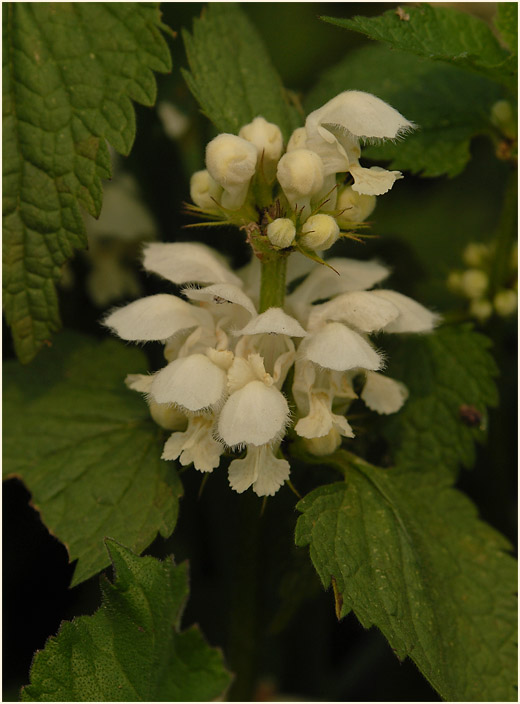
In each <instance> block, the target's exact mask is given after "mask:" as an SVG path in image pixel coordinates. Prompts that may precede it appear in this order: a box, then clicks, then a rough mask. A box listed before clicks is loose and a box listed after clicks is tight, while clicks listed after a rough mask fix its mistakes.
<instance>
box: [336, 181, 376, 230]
mask: <svg viewBox="0 0 520 704" xmlns="http://www.w3.org/2000/svg"><path fill="white" fill-rule="evenodd" d="M375 207H376V196H367V195H364V194H362V193H356V191H353V190H352V186H347V187H346V188H344V189H343V190H342V191H340V193H339V195H338V201H337V203H336V208H337V210H339V211H340V214H339V215H338V217H337V220H338V222H339V224H340V225H344V226H345V227H348V226H349V225H351V224H352V223H355V222H363V221H364V220H366V219H367V218H368V216H369V215H371V213H372V212H373V210H374V208H375Z"/></svg>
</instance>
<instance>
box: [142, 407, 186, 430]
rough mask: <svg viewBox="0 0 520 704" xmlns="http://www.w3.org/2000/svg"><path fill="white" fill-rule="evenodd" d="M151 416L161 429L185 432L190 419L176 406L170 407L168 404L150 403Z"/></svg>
mask: <svg viewBox="0 0 520 704" xmlns="http://www.w3.org/2000/svg"><path fill="white" fill-rule="evenodd" d="M148 406H149V408H150V415H151V416H152V418H153V419H154V421H155V422H156V423H157V425H160V426H161V428H165V429H166V430H184V428H185V427H186V424H187V422H188V419H187V418H186V415H185V414H184V413H182V412H181V411H179V410H178V409H177V408H175V406H170V405H169V404H168V403H155V401H148Z"/></svg>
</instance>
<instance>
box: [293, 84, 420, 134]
mask: <svg viewBox="0 0 520 704" xmlns="http://www.w3.org/2000/svg"><path fill="white" fill-rule="evenodd" d="M319 125H324V126H327V125H331V126H333V127H334V126H337V127H339V128H343V129H345V130H348V131H349V132H350V133H351V134H353V135H355V136H356V137H361V138H375V139H395V138H396V137H399V136H400V135H402V134H404V133H406V132H408V131H410V130H412V129H414V127H415V125H414V124H413V122H410V121H409V120H407V119H406V118H405V117H403V115H401V113H400V112H398V111H397V110H395V109H394V108H393V107H391V106H390V105H388V103H385V102H384V100H381V98H377V97H376V96H375V95H372V94H371V93H365V92H363V91H359V90H348V91H344V92H343V93H340V94H339V95H336V96H335V97H334V98H332V99H331V100H329V101H328V102H327V103H325V105H322V107H321V108H318V109H317V110H315V111H314V112H311V113H310V115H308V117H307V120H306V122H305V127H306V129H307V132H308V133H309V132H310V131H312V130H315V129H316V128H317V126H319Z"/></svg>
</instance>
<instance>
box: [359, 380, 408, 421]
mask: <svg viewBox="0 0 520 704" xmlns="http://www.w3.org/2000/svg"><path fill="white" fill-rule="evenodd" d="M361 398H362V399H363V401H364V402H365V403H366V405H367V406H368V407H369V408H370V409H372V410H373V411H376V412H377V413H382V414H385V415H387V414H389V413H397V411H398V410H399V409H400V408H401V406H402V405H403V403H404V402H405V401H406V399H407V398H408V389H407V388H406V386H405V385H404V384H402V383H401V382H400V381H396V380H395V379H390V377H387V376H383V375H382V374H377V373H376V372H367V380H366V382H365V386H364V388H363V391H362V392H361Z"/></svg>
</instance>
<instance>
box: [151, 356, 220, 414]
mask: <svg viewBox="0 0 520 704" xmlns="http://www.w3.org/2000/svg"><path fill="white" fill-rule="evenodd" d="M225 388H226V372H225V371H224V370H223V369H221V368H220V367H218V366H217V365H216V364H213V362H211V361H210V360H209V359H208V357H206V355H203V354H192V355H190V356H189V357H181V358H180V359H176V360H174V361H173V362H170V364H168V365H167V366H166V367H164V368H163V369H161V370H160V371H159V372H157V374H156V375H155V377H154V381H153V384H152V386H151V389H150V395H151V397H152V398H153V400H154V401H156V402H157V403H174V404H176V405H178V406H180V407H181V408H185V409H187V410H188V411H192V412H197V411H201V410H203V409H206V408H211V407H214V406H216V405H217V404H218V403H219V402H220V401H221V400H222V397H223V395H224V391H225Z"/></svg>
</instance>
